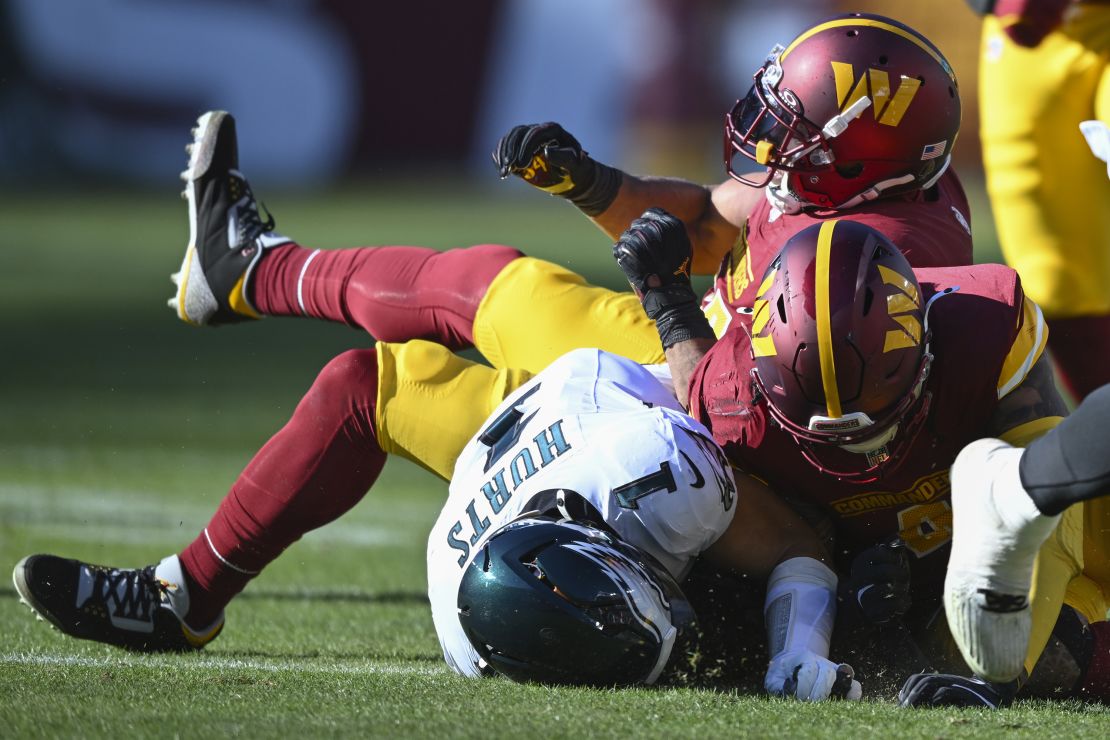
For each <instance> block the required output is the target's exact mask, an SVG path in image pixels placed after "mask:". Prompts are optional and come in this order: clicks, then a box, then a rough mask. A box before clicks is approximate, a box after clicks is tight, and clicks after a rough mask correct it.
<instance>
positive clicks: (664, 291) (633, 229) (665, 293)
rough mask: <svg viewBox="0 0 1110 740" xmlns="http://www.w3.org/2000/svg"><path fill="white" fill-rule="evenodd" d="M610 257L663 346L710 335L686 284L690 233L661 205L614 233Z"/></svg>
mask: <svg viewBox="0 0 1110 740" xmlns="http://www.w3.org/2000/svg"><path fill="white" fill-rule="evenodd" d="M613 257H615V258H616V260H617V264H618V265H620V268H621V270H622V271H623V272H624V276H625V277H626V278H628V283H629V285H631V286H632V289H633V290H634V291H636V295H637V296H639V297H640V302H641V303H642V304H643V305H644V311H645V312H646V313H647V315H648V318H650V319H651V320H652V321H654V322H655V327H656V329H658V330H659V338H660V339H661V340H662V341H663V349H669V348H670V347H672V346H674V345H675V344H678V343H679V342H683V341H686V340H688V339H694V338H698V337H704V338H706V339H712V338H713V337H714V335H713V330H712V329H710V328H709V321H708V320H707V319H706V318H705V314H704V313H702V311H701V308H699V306H698V297H697V295H695V293H694V289H693V287H692V286H691V285H690V261H691V259H692V253H691V248H690V238H689V237H688V236H687V235H686V226H685V225H684V224H683V223H682V222H681V221H679V220H678V219H677V218H675V217H674V216H672V215H671V214H669V213H667V212H666V211H664V210H663V209H662V208H649V209H648V210H646V211H644V215H642V216H640V217H639V218H638V219H636V220H635V221H633V222H632V225H631V226H629V227H628V229H627V230H626V231H625V232H624V233H623V234H621V236H620V238H619V239H617V241H616V243H615V244H614V245H613Z"/></svg>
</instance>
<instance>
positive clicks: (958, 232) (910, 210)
mask: <svg viewBox="0 0 1110 740" xmlns="http://www.w3.org/2000/svg"><path fill="white" fill-rule="evenodd" d="M970 212H971V211H970V209H969V207H968V204H967V196H966V195H964V189H963V186H962V185H960V180H959V178H958V177H956V173H955V172H953V171H952V170H951V169H949V170H948V171H947V172H946V173H945V174H944V175H943V176H942V177H941V178H940V180H939V181H937V184H936V185H935V186H934V187H932V188H929V189H928V190H918V191H915V192H913V193H908V194H906V195H903V196H895V197H891V198H880V199H879V200H873V201H869V202H867V203H864V204H863V205H860V206H857V207H856V208H852V209H849V210H846V211H817V212H814V213H809V212H807V213H797V214H794V215H792V216H790V215H786V214H778V216H777V217H775V214H776V213H777V212H776V211H774V210H773V209H772V207H771V204H770V203H769V202H768V201H767V199H766V198H763V199H761V200H760V202H759V205H757V206H756V207H755V210H753V211H752V214H751V215H750V216H748V220H747V223H746V224H745V226H744V229H743V231H742V232H741V234H740V238H739V239H737V241H736V245H735V246H734V247H733V248H732V251H731V252H729V253H728V254H727V255H725V258H724V259H723V260H722V261H721V266H720V268H719V269H718V270H717V276H716V278H715V279H714V284H713V288H712V289H710V291H709V292H708V293H707V294H706V296H705V298H704V299H703V301H702V309H703V310H704V311H705V314H706V317H707V318H708V319H709V324H710V326H712V327H713V331H714V332H716V334H717V336H718V337H720V336H723V335H724V333H725V330H726V329H727V328H728V326H729V324H731V323H732V318H733V317H734V316H735V315H736V310H737V309H738V308H746V307H750V306H751V305H752V302H753V301H754V300H755V294H756V290H757V288H758V287H759V281H758V280H756V277H758V276H760V275H762V274H763V273H764V271H765V270H766V269H767V265H768V264H770V262H771V260H772V259H773V258H774V256H775V255H776V254H778V251H779V250H780V249H781V248H782V245H783V244H785V243H786V241H787V240H788V239H790V237H792V236H794V235H795V234H797V233H798V232H799V231H801V230H802V229H804V228H806V227H808V226H812V225H814V224H815V223H818V222H820V221H823V220H825V219H829V218H840V219H847V220H849V221H858V222H859V223H862V224H866V225H867V226H870V227H872V228H874V229H877V230H878V231H880V232H882V233H883V235H885V236H886V237H887V238H888V239H890V240H891V241H892V242H894V244H895V245H896V246H897V247H898V248H899V249H900V250H901V251H902V254H904V255H905V257H906V261H908V262H909V263H910V265H911V266H913V267H950V266H955V265H970V264H971V225H970V221H969V218H970V216H969V214H970Z"/></svg>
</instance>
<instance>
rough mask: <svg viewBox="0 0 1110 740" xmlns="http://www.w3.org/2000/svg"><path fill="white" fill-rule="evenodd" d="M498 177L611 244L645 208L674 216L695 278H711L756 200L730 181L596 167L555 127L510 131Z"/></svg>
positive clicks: (502, 144) (498, 160)
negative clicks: (568, 207)
mask: <svg viewBox="0 0 1110 740" xmlns="http://www.w3.org/2000/svg"><path fill="white" fill-rule="evenodd" d="M493 161H494V164H495V165H496V166H497V169H498V172H499V173H500V175H501V177H502V178H504V177H508V176H509V175H516V176H517V177H520V178H521V179H522V180H524V181H525V182H527V183H528V184H530V185H532V186H534V187H537V188H539V189H541V190H543V191H545V192H547V193H550V194H552V195H558V196H559V197H562V198H565V199H567V200H569V201H570V202H571V203H573V204H574V205H575V206H577V207H578V209H579V210H581V211H582V212H583V213H585V214H586V215H587V216H589V217H590V219H592V220H593V222H594V223H595V224H597V226H598V227H599V228H600V229H601V230H602V231H604V232H605V233H606V234H607V235H608V236H609V237H610V238H611V239H616V238H617V237H618V235H620V234H621V232H623V231H624V230H625V229H627V228H628V226H629V224H630V223H631V222H632V221H633V219H635V218H637V217H638V216H639V215H640V214H642V213H643V212H644V211H645V210H647V209H648V208H651V207H659V208H664V209H666V210H667V211H669V212H670V213H673V214H674V215H675V216H677V217H678V218H679V219H681V220H682V222H683V223H684V224H685V226H686V228H687V233H688V236H689V239H690V243H691V245H692V249H693V261H692V264H691V270H692V271H693V272H694V274H712V273H713V272H714V271H715V270H716V269H717V266H718V265H719V264H720V261H721V258H722V257H723V256H724V255H725V254H726V253H727V252H728V251H729V250H730V249H731V248H732V246H733V244H734V243H735V241H736V239H737V237H738V236H739V234H740V225H741V224H743V223H744V221H745V220H746V219H747V217H748V214H749V213H751V210H752V208H754V206H755V204H756V203H757V202H758V201H759V198H761V197H763V194H762V191H761V190H756V189H754V188H748V187H746V186H743V185H741V184H739V183H736V182H733V181H731V180H730V181H729V182H726V183H724V184H723V185H720V186H717V187H716V188H710V187H706V186H704V185H699V184H697V183H693V182H690V181H689V180H682V179H678V178H668V177H637V176H634V175H630V174H628V173H626V172H623V171H621V170H618V169H616V168H614V167H609V166H608V165H605V164H602V163H600V162H598V161H597V160H595V159H593V158H592V157H590V156H589V154H588V153H587V152H585V151H584V150H583V149H582V146H581V145H580V144H579V143H578V140H577V139H575V138H574V136H572V135H571V134H569V133H568V132H567V131H565V130H564V129H563V127H562V126H560V125H559V124H557V123H551V122H549V123H538V124H530V125H521V126H514V127H513V128H512V129H511V130H510V131H509V132H508V133H507V134H505V135H504V136H503V137H501V140H500V141H499V142H498V143H497V148H496V149H494V151H493Z"/></svg>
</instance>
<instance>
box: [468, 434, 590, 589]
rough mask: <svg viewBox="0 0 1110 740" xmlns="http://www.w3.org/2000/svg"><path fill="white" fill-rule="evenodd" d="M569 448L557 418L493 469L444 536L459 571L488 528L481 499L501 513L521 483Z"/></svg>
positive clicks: (493, 509) (495, 512)
mask: <svg viewBox="0 0 1110 740" xmlns="http://www.w3.org/2000/svg"><path fill="white" fill-rule="evenodd" d="M529 418H531V417H529ZM526 422H527V420H526ZM570 449H571V445H570V443H569V442H567V441H566V438H565V437H564V436H563V420H562V419H559V420H558V421H556V422H555V423H553V424H551V425H550V426H548V427H547V428H546V429H544V430H543V431H542V432H540V433H539V434H537V435H536V436H534V437H533V438H532V439H531V441H530V442H529V443H528V444H526V445H525V446H524V447H522V448H521V449H520V450H519V451H518V452H517V453H516V454H515V455H513V456H512V458H510V459H509V462H508V463H506V464H504V465H501V466H499V467H497V468H495V469H494V470H493V473H492V474H491V475H489V477H488V478H487V479H486V482H485V483H483V484H482V486H481V488H480V489H479V492H480V493H481V494H482V495H481V496H475V497H474V498H472V499H470V502H469V503H468V504H467V505H466V516H465V517H460V518H459V520H458V521H456V522H455V524H454V525H453V526H452V527H451V531H450V532H449V533H448V534H447V544H448V545H450V546H451V547H452V548H454V549H456V550H459V551H460V552H461V553H462V554H461V555H459V567H460V568H462V567H465V565H466V562H467V559H468V558H469V557H470V548H471V547H472V546H474V545H477V544H478V541H479V540H480V539H482V537H483V535H485V534H486V533H487V532H488V531H489V529H490V520H489V517H488V516H484V515H481V514H479V512H478V507H479V506H480V505H481V502H482V501H483V500H484V501H485V502H486V504H487V505H488V506H489V508H490V509H491V510H492V511H493V514H494V515H496V514H499V513H501V510H502V509H504V508H505V504H507V503H508V502H509V499H511V498H512V497H513V493H514V492H515V491H516V490H517V489H518V488H520V486H521V484H522V483H524V481H526V480H528V479H529V478H531V477H532V476H533V475H535V474H536V473H537V472H538V471H539V470H541V469H543V468H546V467H547V466H548V465H550V464H551V463H553V462H555V460H557V459H558V458H559V457H560V456H561V455H563V454H564V453H566V452H567V451H569V450H570ZM464 522H465V524H464ZM466 524H469V525H470V536H469V537H468V538H466V539H460V538H459V535H461V534H462V533H463V529H464V528H465V527H466Z"/></svg>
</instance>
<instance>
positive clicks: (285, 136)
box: [0, 0, 979, 188]
mask: <svg viewBox="0 0 1110 740" xmlns="http://www.w3.org/2000/svg"><path fill="white" fill-rule="evenodd" d="M850 10H862V11H872V12H880V13H883V14H886V15H890V16H893V17H896V18H897V19H899V20H902V21H903V22H906V23H908V24H910V25H911V26H914V27H915V28H917V29H918V30H920V31H922V32H923V33H924V34H925V35H926V36H928V37H929V38H931V39H932V40H933V41H934V42H935V43H937V45H938V46H939V47H940V48H941V49H942V50H943V51H944V52H945V53H946V55H947V56H948V58H949V59H950V61H951V62H952V63H953V65H954V67H955V68H956V71H957V73H958V75H959V77H960V81H961V86H962V88H963V91H964V99H965V101H966V104H965V119H964V132H965V133H964V136H963V138H962V140H961V146H960V147H959V149H958V150H957V156H958V157H959V161H958V164H959V165H960V168H961V170H962V171H965V172H966V171H967V170H968V169H969V168H972V169H973V168H976V167H977V166H978V147H977V144H976V141H975V135H974V132H975V131H976V129H977V116H976V112H975V106H974V101H975V60H976V49H977V44H978V29H979V22H978V20H977V19H976V18H975V16H974V15H973V14H972V13H971V11H970V10H969V9H968V8H967V7H966V5H965V4H964V3H962V2H960V0H945V1H944V2H939V3H920V2H914V1H913V0H887V1H886V2H881V3H880V2H873V1H871V0H858V1H857V2H851V3H849V2H841V1H840V0H791V1H790V2H781V3H768V2H756V1H754V0H468V2H465V3H442V2H434V1H432V0H412V1H411V2H407V3H366V2H360V1H359V0H192V1H191V2H180V0H143V1H142V2H140V1H139V0H51V2H41V0H6V3H4V4H0V41H2V43H0V64H2V65H3V67H2V68H3V84H2V87H0V106H2V110H3V116H2V121H3V122H2V124H0V164H2V165H3V166H2V167H0V176H2V177H3V178H4V180H6V181H7V182H11V183H20V184H21V185H26V183H28V182H29V181H30V182H34V183H43V184H49V183H51V182H52V180H54V179H56V178H58V177H60V176H69V175H73V174H79V175H81V176H83V177H88V178H90V179H95V180H111V181H112V182H116V183H122V182H129V183H145V184H155V183H159V182H165V181H166V178H167V176H168V174H169V173H170V172H173V171H174V170H175V168H176V167H178V165H179V164H180V157H179V153H180V152H179V148H180V145H179V142H180V141H181V137H182V133H183V130H182V122H183V121H188V120H190V119H192V118H194V117H195V116H196V114H197V112H199V111H203V110H207V109H211V108H224V109H227V110H230V111H232V112H234V113H235V114H236V115H237V116H238V118H239V121H240V132H241V134H242V153H243V159H244V161H245V162H246V163H247V164H248V165H249V166H250V172H251V174H252V175H253V177H254V178H256V179H261V180H264V181H265V182H266V183H267V184H270V185H288V186H292V187H297V188H314V187H322V186H327V185H329V184H332V183H334V182H336V180H337V179H338V178H376V177H386V176H389V175H390V174H392V173H395V172H402V173H409V174H415V173H419V174H422V175H428V174H440V173H452V174H459V175H460V176H470V177H474V178H477V179H488V178H489V174H490V169H489V166H488V154H489V151H490V149H491V148H492V145H493V143H494V142H496V141H497V138H498V137H499V136H500V135H501V134H502V133H503V132H504V131H505V130H506V128H507V127H509V126H511V125H513V124H515V123H520V122H528V121H538V120H558V121H560V122H561V123H563V124H564V126H565V127H566V128H567V129H568V130H570V131H572V132H574V133H575V134H576V135H577V136H578V137H579V139H580V140H581V141H583V142H584V144H585V145H586V146H587V147H588V148H589V149H590V151H591V153H592V154H593V155H594V156H595V157H597V158H599V159H601V160H603V161H608V162H613V163H619V164H621V165H622V166H624V167H626V168H628V169H630V170H631V171H644V172H657V171H667V172H669V173H671V174H685V175H687V176H690V177H695V178H697V179H708V180H716V179H718V178H719V176H720V173H721V167H720V161H719V157H720V153H719V150H720V146H719V144H718V139H719V138H720V132H719V129H720V125H719V124H720V119H721V117H722V114H723V113H724V112H725V111H726V110H727V109H728V108H729V107H730V105H731V103H732V102H733V101H734V100H735V99H736V98H738V97H740V96H742V95H743V94H744V93H745V92H746V90H747V88H748V86H749V83H750V80H751V75H752V72H753V71H754V70H755V69H756V68H757V67H758V66H759V64H760V62H761V60H762V58H763V57H764V56H765V55H766V53H767V51H768V50H769V49H770V48H771V46H773V45H774V44H775V43H777V42H783V43H785V42H787V41H789V40H790V39H791V38H792V37H793V36H794V35H796V34H797V33H798V32H799V31H800V30H802V29H804V28H806V27H807V26H809V25H812V24H813V23H814V22H816V21H819V20H821V19H823V18H824V17H826V16H829V15H831V14H834V13H839V12H845V11H850Z"/></svg>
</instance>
